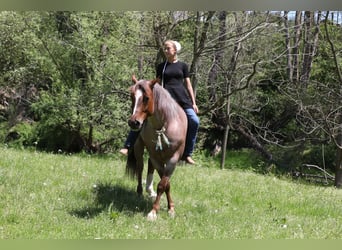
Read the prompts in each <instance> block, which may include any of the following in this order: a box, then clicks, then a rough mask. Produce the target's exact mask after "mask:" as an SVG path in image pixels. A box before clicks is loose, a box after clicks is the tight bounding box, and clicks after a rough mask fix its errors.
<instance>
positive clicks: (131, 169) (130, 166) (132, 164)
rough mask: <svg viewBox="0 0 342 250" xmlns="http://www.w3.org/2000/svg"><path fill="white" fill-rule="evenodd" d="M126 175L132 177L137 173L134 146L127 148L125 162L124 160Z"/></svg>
mask: <svg viewBox="0 0 342 250" xmlns="http://www.w3.org/2000/svg"><path fill="white" fill-rule="evenodd" d="M126 175H128V176H129V177H130V178H132V179H133V178H134V177H136V175H137V159H136V158H135V154H134V147H131V148H130V149H129V150H128V155H127V162H126Z"/></svg>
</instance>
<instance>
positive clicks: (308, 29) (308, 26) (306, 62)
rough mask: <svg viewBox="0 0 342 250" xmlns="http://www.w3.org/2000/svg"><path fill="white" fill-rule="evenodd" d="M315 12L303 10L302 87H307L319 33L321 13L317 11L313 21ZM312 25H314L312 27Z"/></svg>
mask: <svg viewBox="0 0 342 250" xmlns="http://www.w3.org/2000/svg"><path fill="white" fill-rule="evenodd" d="M314 18H315V12H312V11H305V14H304V24H305V26H304V27H305V33H304V53H303V54H304V57H303V64H302V72H301V77H300V80H301V83H302V84H303V85H304V88H306V87H307V85H308V81H309V79H310V73H311V68H312V61H313V58H314V56H315V54H316V50H317V44H318V35H319V31H320V28H319V25H320V22H321V20H320V19H321V13H320V11H319V12H318V13H317V21H316V22H315V20H314ZM313 26H314V27H313Z"/></svg>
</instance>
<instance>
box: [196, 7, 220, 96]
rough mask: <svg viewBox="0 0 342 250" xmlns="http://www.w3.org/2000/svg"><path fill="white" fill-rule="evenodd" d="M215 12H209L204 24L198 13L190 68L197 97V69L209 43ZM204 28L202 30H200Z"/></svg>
mask: <svg viewBox="0 0 342 250" xmlns="http://www.w3.org/2000/svg"><path fill="white" fill-rule="evenodd" d="M214 14H215V11H209V12H208V15H207V17H206V19H205V21H204V22H203V20H202V16H201V15H200V13H199V12H197V21H196V24H197V25H196V30H195V36H194V50H193V51H194V53H193V55H194V56H193V59H192V62H191V66H190V75H191V83H192V88H193V89H194V94H195V95H196V87H197V68H198V63H199V59H200V56H201V54H202V52H203V49H204V48H205V43H206V41H207V33H208V30H209V27H210V23H211V19H212V18H213V16H214ZM201 27H202V30H200V29H201Z"/></svg>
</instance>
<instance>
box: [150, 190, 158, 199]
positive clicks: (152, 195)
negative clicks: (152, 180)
mask: <svg viewBox="0 0 342 250" xmlns="http://www.w3.org/2000/svg"><path fill="white" fill-rule="evenodd" d="M148 195H149V198H151V199H155V198H156V197H157V193H156V192H154V191H151V192H148Z"/></svg>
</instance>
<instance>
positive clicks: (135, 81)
mask: <svg viewBox="0 0 342 250" xmlns="http://www.w3.org/2000/svg"><path fill="white" fill-rule="evenodd" d="M132 82H134V83H137V82H138V80H137V78H136V77H135V75H132Z"/></svg>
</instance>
